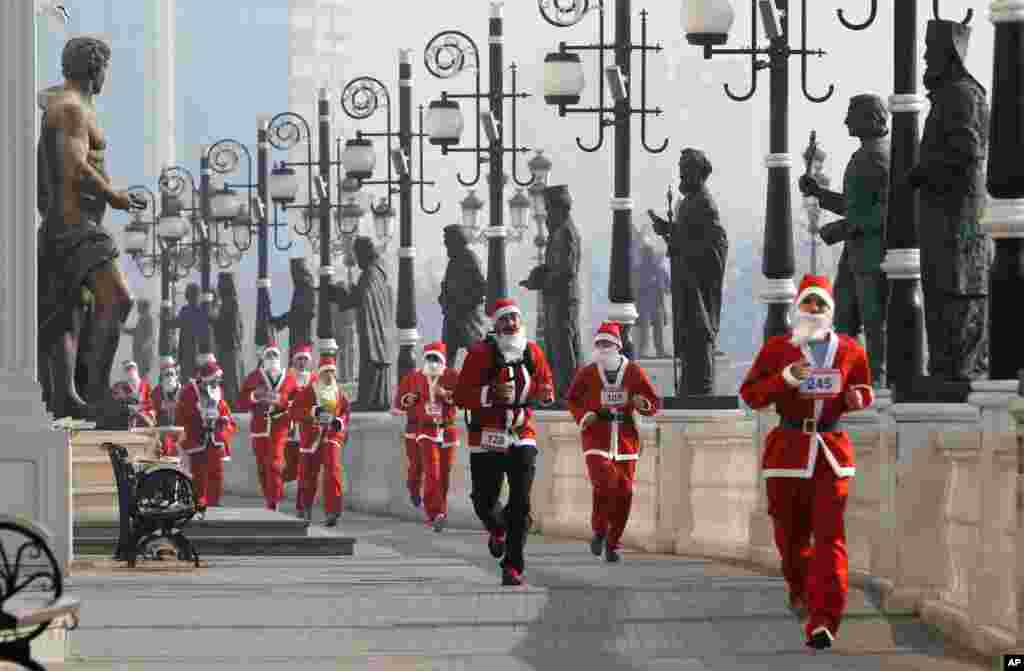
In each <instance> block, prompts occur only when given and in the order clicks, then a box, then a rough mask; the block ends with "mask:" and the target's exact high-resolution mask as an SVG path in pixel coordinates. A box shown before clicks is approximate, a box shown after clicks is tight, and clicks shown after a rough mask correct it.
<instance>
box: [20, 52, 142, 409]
mask: <svg viewBox="0 0 1024 671" xmlns="http://www.w3.org/2000/svg"><path fill="white" fill-rule="evenodd" d="M109 63H110V47H109V46H108V45H107V44H105V43H104V42H102V41H101V40H98V39H96V38H92V37H75V38H73V39H71V40H68V42H67V43H66V44H65V45H64V51H63V53H62V55H61V67H62V70H63V74H64V80H65V81H64V84H63V85H62V86H59V87H51V88H50V89H48V90H47V91H45V92H44V95H43V96H40V104H41V105H42V104H45V109H44V112H43V119H42V129H41V134H40V138H39V147H38V153H37V157H38V160H39V163H40V165H39V176H40V178H41V179H40V201H39V202H38V205H39V207H40V210H41V211H42V213H43V224H42V227H41V229H40V231H39V288H38V291H39V311H38V318H39V343H38V347H39V355H40V361H41V368H43V369H44V370H43V371H42V372H43V374H44V378H46V377H48V378H49V382H47V383H45V386H47V387H49V391H48V394H47V396H48V400H49V403H48V409H49V410H50V411H51V412H53V413H54V414H55V415H56V416H58V417H61V416H68V415H70V416H74V417H80V418H90V417H99V416H101V415H102V410H101V409H100V408H102V407H103V406H107V405H109V404H110V402H111V400H112V399H111V395H110V370H111V368H112V367H113V363H114V357H115V356H116V353H117V347H118V344H119V343H120V339H121V328H122V326H123V324H124V322H125V320H126V319H127V318H128V315H129V313H130V312H131V309H132V305H133V298H132V295H131V291H130V290H129V289H128V285H127V282H126V279H125V276H124V274H123V273H122V272H121V270H120V269H119V268H118V266H117V257H118V256H119V254H120V253H119V251H118V249H117V245H116V244H115V243H114V239H113V238H112V237H111V235H110V234H109V233H108V232H107V231H106V229H105V228H104V227H103V216H104V214H105V213H106V208H107V205H110V206H111V207H113V208H114V209H117V210H130V209H137V208H142V207H144V206H145V203H143V202H141V201H138V200H135V199H133V198H132V197H131V196H130V195H129V194H128V193H127V192H126V191H117V190H115V189H114V188H113V187H112V186H111V183H110V179H109V178H108V176H107V173H106V170H105V168H104V153H105V149H106V138H105V135H104V132H103V130H102V129H101V128H100V127H99V124H98V122H97V118H96V111H95V107H94V103H93V101H94V97H95V96H96V95H98V94H99V93H100V92H101V91H102V89H103V83H104V81H105V80H106V72H107V67H108V65H109ZM43 194H45V195H43ZM43 198H45V199H46V203H45V205H44V203H43V202H42V199H43ZM86 296H87V297H88V298H89V300H90V301H91V314H90V318H89V319H88V320H85V318H84V317H85V311H86V309H87V308H86V305H85V303H84V297H86ZM86 350H87V351H88V352H89V355H88V356H85V355H84V352H85V351H86ZM45 369H49V370H48V371H47V370H45ZM76 370H77V371H78V373H79V375H78V376H76ZM76 377H78V380H77V381H76ZM80 390H82V391H85V392H86V393H85V398H84V399H83V398H82V396H81V394H80ZM87 402H88V404H87ZM90 406H92V407H91V408H90Z"/></svg>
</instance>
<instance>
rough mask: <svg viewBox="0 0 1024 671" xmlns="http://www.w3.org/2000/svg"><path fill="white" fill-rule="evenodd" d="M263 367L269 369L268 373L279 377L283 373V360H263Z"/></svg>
mask: <svg viewBox="0 0 1024 671" xmlns="http://www.w3.org/2000/svg"><path fill="white" fill-rule="evenodd" d="M263 368H264V369H265V370H266V371H267V375H271V376H273V377H277V376H278V375H280V374H281V360H280V359H271V360H264V361H263Z"/></svg>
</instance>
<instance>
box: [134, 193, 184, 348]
mask: <svg viewBox="0 0 1024 671" xmlns="http://www.w3.org/2000/svg"><path fill="white" fill-rule="evenodd" d="M128 192H129V193H138V194H139V195H141V196H142V197H143V198H145V200H146V201H147V202H148V203H149V210H150V215H151V218H150V219H149V220H146V219H145V216H144V214H143V213H144V212H145V210H136V211H135V212H133V213H132V221H131V222H130V223H129V224H128V227H127V231H126V233H127V235H126V236H125V245H124V250H125V252H126V253H127V254H128V255H129V256H130V257H131V258H132V259H133V260H134V261H135V264H136V266H138V268H139V272H140V273H141V274H142V276H143V277H145V278H146V279H150V278H152V277H153V276H154V275H155V274H156V269H157V263H159V264H160V335H159V340H158V343H157V344H158V350H159V353H160V356H169V355H171V328H170V322H171V320H173V319H174V315H173V303H172V301H171V291H172V286H173V284H174V283H175V282H177V281H179V280H183V279H185V278H186V277H188V273H189V272H190V271H191V270H192V268H193V267H194V266H195V262H196V256H195V254H193V255H192V256H191V258H190V259H189V257H187V256H186V255H185V254H183V253H181V251H182V247H180V246H179V243H180V241H181V240H182V239H183V238H184V237H185V236H186V235H187V233H188V222H186V221H185V220H184V219H182V218H181V215H180V213H179V211H178V210H177V209H172V201H171V199H170V198H168V197H167V196H166V195H165V194H161V201H162V202H161V208H160V215H159V217H157V211H156V196H155V195H154V193H153V192H152V191H150V190H149V188H147V187H145V186H141V185H139V186H130V187H128ZM147 247H148V249H149V251H147ZM186 259H188V260H186Z"/></svg>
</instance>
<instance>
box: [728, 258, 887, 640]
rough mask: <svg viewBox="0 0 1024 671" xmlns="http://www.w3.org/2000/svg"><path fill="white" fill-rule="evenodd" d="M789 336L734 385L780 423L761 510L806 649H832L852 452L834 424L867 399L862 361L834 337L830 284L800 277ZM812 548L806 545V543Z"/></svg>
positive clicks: (843, 587) (842, 596) (849, 343)
mask: <svg viewBox="0 0 1024 671" xmlns="http://www.w3.org/2000/svg"><path fill="white" fill-rule="evenodd" d="M795 304H796V308H797V309H796V312H795V318H794V325H793V331H792V332H791V333H789V334H787V335H785V336H772V337H771V338H769V339H768V340H767V342H765V344H764V345H763V346H762V347H761V351H760V352H759V353H758V355H757V359H756V360H755V361H754V363H753V366H752V367H751V369H750V371H749V372H748V373H747V377H746V379H745V380H744V381H743V384H742V386H741V387H740V395H741V396H742V397H743V400H744V401H745V402H746V403H747V404H748V405H749V406H750V407H751V408H753V409H755V410H759V409H761V408H765V407H767V406H769V405H772V404H774V405H775V410H776V411H777V412H778V413H779V415H780V418H781V420H780V423H779V426H778V427H776V428H774V429H772V430H771V432H770V433H769V434H768V436H767V438H766V440H765V451H764V456H763V458H762V462H761V467H762V469H763V473H764V476H765V478H766V479H767V490H768V512H769V514H770V515H771V516H772V519H773V521H774V526H775V544H776V546H777V547H778V550H779V554H780V556H781V559H782V573H783V576H784V577H785V578H786V583H787V585H788V586H789V592H790V597H789V599H790V609H791V610H792V611H793V612H794V613H797V614H799V615H801V616H807V615H809V617H808V619H807V623H806V625H805V634H806V636H807V645H808V646H810V647H812V648H816V649H823V648H827V647H829V646H831V644H832V641H833V640H834V639H835V635H836V632H837V631H838V629H839V621H840V618H841V617H842V613H843V611H844V609H845V608H846V594H847V580H848V579H847V553H846V531H845V523H844V514H845V509H846V499H847V495H848V492H849V487H850V479H851V478H852V477H853V475H854V470H855V465H854V455H853V445H852V444H851V443H850V438H849V436H847V434H846V432H845V431H839V430H837V426H836V423H837V422H838V421H839V419H840V417H841V416H842V414H843V413H845V412H851V411H856V410H861V409H863V408H866V407H868V406H869V405H871V403H872V402H873V400H874V396H873V392H872V390H871V372H870V367H869V365H868V359H867V354H866V353H865V352H864V349H863V348H862V347H861V346H860V345H859V344H858V343H857V341H856V340H853V339H852V338H849V337H848V336H845V335H840V334H837V333H836V332H835V331H833V330H832V316H833V312H834V310H835V303H834V300H833V298H832V286H831V283H830V282H829V281H828V278H826V277H821V276H815V275H807V276H805V277H804V279H803V281H802V282H801V283H800V293H799V295H798V296H797V298H796V303H795ZM812 535H813V536H814V546H813V547H812V546H811V536H812Z"/></svg>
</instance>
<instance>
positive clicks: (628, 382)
mask: <svg viewBox="0 0 1024 671" xmlns="http://www.w3.org/2000/svg"><path fill="white" fill-rule="evenodd" d="M633 396H641V397H643V398H645V399H647V402H648V403H650V404H651V405H650V407H649V408H645V409H643V410H641V409H640V408H637V407H636V404H635V403H634V402H633V401H632V398H633ZM566 401H568V403H569V412H571V413H572V416H573V419H575V420H576V423H577V424H579V425H582V423H583V421H584V420H585V419H586V418H587V417H588V416H591V415H594V416H595V417H596V415H597V412H598V410H600V409H601V408H607V409H608V410H609V411H611V412H613V413H615V414H616V415H617V417H616V418H613V419H612V420H611V421H608V420H604V419H600V418H596V419H595V421H593V422H592V423H591V424H590V426H588V427H587V428H585V429H583V433H582V436H581V437H582V442H583V456H588V455H591V454H597V455H600V456H602V457H607V458H609V459H612V460H613V461H630V460H636V459H638V458H639V456H640V434H639V433H638V432H637V425H636V416H635V414H634V413H639V414H641V415H645V416H647V417H650V416H653V415H655V414H657V412H658V410H660V409H661V399H660V398H658V392H657V390H655V388H654V385H652V384H651V380H650V379H649V378H648V377H647V373H645V372H644V369H643V368H641V367H640V365H639V364H637V363H635V362H633V361H630V360H629V359H627V358H625V357H623V365H622V366H621V367H620V368H619V370H618V372H617V373H616V377H615V379H614V380H611V381H610V382H609V381H608V380H607V378H606V376H605V375H604V374H602V372H601V370H600V368H598V366H597V364H596V363H592V364H590V365H588V366H584V367H583V368H581V369H579V370H578V371H577V372H576V377H575V378H573V381H572V384H571V385H569V391H568V392H566Z"/></svg>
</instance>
